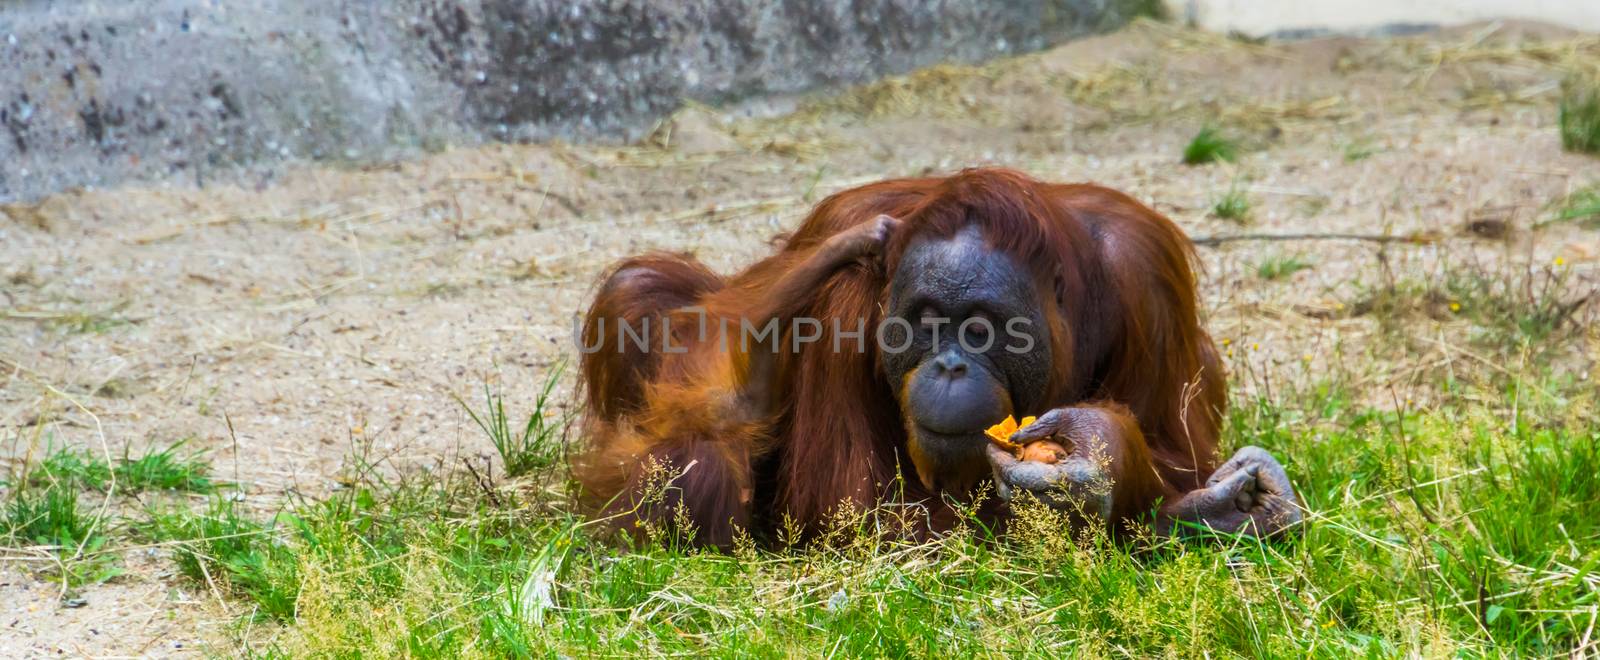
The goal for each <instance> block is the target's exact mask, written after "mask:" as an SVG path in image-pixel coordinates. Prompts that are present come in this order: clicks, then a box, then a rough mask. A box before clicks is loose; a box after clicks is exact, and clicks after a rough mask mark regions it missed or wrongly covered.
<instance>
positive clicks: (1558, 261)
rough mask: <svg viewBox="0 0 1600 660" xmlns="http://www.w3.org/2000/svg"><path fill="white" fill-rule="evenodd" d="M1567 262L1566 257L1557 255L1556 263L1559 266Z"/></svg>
mask: <svg viewBox="0 0 1600 660" xmlns="http://www.w3.org/2000/svg"><path fill="white" fill-rule="evenodd" d="M1565 263H1567V260H1566V259H1562V258H1561V257H1556V265H1557V266H1560V265H1563V264H1565Z"/></svg>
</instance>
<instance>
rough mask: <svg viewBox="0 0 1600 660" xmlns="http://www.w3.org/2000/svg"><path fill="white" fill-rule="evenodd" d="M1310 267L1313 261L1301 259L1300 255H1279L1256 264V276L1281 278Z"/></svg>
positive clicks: (1267, 278)
mask: <svg viewBox="0 0 1600 660" xmlns="http://www.w3.org/2000/svg"><path fill="white" fill-rule="evenodd" d="M1310 267H1311V262H1309V261H1303V260H1301V258H1300V257H1299V255H1277V256H1272V257H1268V258H1266V259H1265V260H1263V261H1262V262H1261V263H1259V264H1257V265H1256V277H1259V278H1261V279H1263V280H1281V279H1284V278H1287V277H1289V276H1292V275H1294V274H1295V273H1298V272H1300V271H1302V270H1305V269H1307V268H1310Z"/></svg>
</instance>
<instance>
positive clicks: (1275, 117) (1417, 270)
mask: <svg viewBox="0 0 1600 660" xmlns="http://www.w3.org/2000/svg"><path fill="white" fill-rule="evenodd" d="M1573 57H1587V58H1589V59H1590V61H1595V58H1600V41H1597V40H1596V38H1594V37H1593V36H1589V37H1584V36H1582V35H1576V34H1572V33H1567V32H1564V31H1562V30H1558V29H1554V28H1546V27H1540V26H1531V25H1518V24H1507V25H1492V26H1484V25H1474V26H1468V27H1465V28H1459V29H1453V30H1450V31H1448V32H1444V33H1440V34H1433V35H1427V36H1423V37H1418V38H1413V39H1407V40H1392V41H1364V40H1353V39H1342V38H1340V39H1323V40H1315V41H1304V42H1295V43H1290V44H1284V45H1255V44H1247V43H1242V42H1237V41H1228V40H1225V39H1222V38H1219V37H1213V36H1209V35H1203V34H1197V33H1189V32H1183V31H1177V30H1174V29H1171V28H1167V27H1163V26H1155V25H1140V26H1135V27H1133V28H1130V29H1128V30H1124V31H1123V32H1120V33H1117V34H1114V35H1110V36H1105V37H1098V38H1093V39H1087V40H1083V41H1079V42H1075V43H1072V44H1068V45H1066V46H1063V47H1061V48H1058V49H1055V50H1053V51H1050V52H1048V53H1043V54H1040V55H1037V56H1031V57H1027V58H1022V59H1020V60H1013V61H1008V62H1001V63H995V64H992V65H989V66H985V67H979V68H973V69H966V68H936V69H933V70H929V71H927V72H924V73H920V74H917V75H913V76H911V77H909V78H903V79H895V80H891V81H887V82H885V83H881V84H878V85H875V86H872V87H869V88H866V89H861V90H855V91H854V92H852V93H850V94H846V95H844V96H840V97H837V98H828V99H822V100H817V101H814V102H809V103H806V104H803V105H802V106H801V107H800V108H799V110H798V112H796V113H795V114H793V115H788V116H784V117H778V118H771V119H733V118H730V117H727V116H725V115H723V114H721V113H719V112H718V111H716V110H691V111H688V112H686V113H684V114H681V115H680V116H679V117H678V119H677V120H676V121H674V122H672V123H670V124H669V125H668V126H666V127H665V128H667V129H670V131H669V130H663V131H661V132H660V133H659V134H658V136H657V137H658V138H659V139H658V140H656V141H655V142H654V143H651V144H641V145H635V146H630V147H577V146H563V145H524V146H493V147H487V148H481V149H473V150H455V151H447V152H443V153H439V154H436V155H433V156H430V157H427V158H424V159H421V160H417V161H411V162H401V163H393V164H384V165H378V166H372V167H366V168H362V169H326V168H308V169H298V170H293V171H287V172H282V173H280V174H278V175H276V176H273V177H270V178H267V179H265V180H261V181H248V182H241V183H240V184H238V185H221V186H219V185H212V186H207V187H206V188H204V189H196V188H194V187H193V186H192V182H190V181H187V180H173V181H166V182H156V183H153V184H148V185H144V186H129V187H123V188H118V189H114V190H104V191H75V192H68V193H64V194H61V195H57V196H54V197H51V198H48V199H46V200H43V201H42V202H41V203H39V204H38V205H30V206H25V207H24V206H13V207H7V208H5V209H4V213H3V214H0V456H4V457H6V459H7V460H9V461H10V462H11V463H12V464H13V465H15V464H16V463H17V462H18V461H19V460H20V457H22V456H24V455H26V454H27V453H28V452H29V451H30V449H31V450H33V451H38V448H37V447H38V445H40V444H42V443H46V442H55V443H70V444H74V445H84V446H89V447H93V448H96V449H97V450H98V449H100V448H101V447H102V446H104V447H107V448H109V449H110V451H112V452H116V453H120V452H121V451H122V448H123V447H125V446H129V445H131V446H133V447H135V448H138V447H143V446H145V445H149V444H157V445H165V444H167V443H170V442H172V441H175V440H177V439H180V438H194V442H195V443H196V445H197V446H199V447H204V448H207V449H209V450H211V453H212V454H211V455H212V456H213V458H214V459H215V461H216V470H217V472H218V476H221V477H225V478H230V479H237V480H238V481H239V482H240V484H241V486H242V488H243V490H244V492H245V494H246V496H247V497H248V499H249V501H250V502H251V503H252V504H253V505H256V506H258V507H260V508H262V509H270V508H271V507H272V506H273V505H274V503H276V502H278V501H281V499H282V498H283V496H284V495H285V494H286V493H290V492H302V493H310V494H316V493H318V492H325V491H326V490H327V489H329V488H333V487H336V484H337V482H338V478H339V474H340V469H341V464H342V462H343V459H344V457H346V456H348V455H349V454H350V453H351V452H352V450H353V449H354V448H355V447H358V446H370V448H371V451H372V452H373V454H374V455H377V456H384V457H389V458H390V460H391V461H392V463H393V464H394V465H395V466H396V468H397V469H405V468H406V467H408V466H418V465H422V466H426V465H436V464H439V463H441V462H443V463H457V462H459V460H460V457H461V456H464V455H487V454H488V453H491V452H492V449H491V447H490V446H489V445H488V443H487V441H486V440H485V439H484V438H483V437H482V436H481V434H480V433H479V432H478V431H477V429H476V428H474V427H472V425H471V424H472V423H471V421H470V420H469V419H468V418H467V417H466V416H465V415H464V414H463V413H462V411H461V408H460V406H459V405H458V404H457V403H456V401H455V399H454V398H453V397H455V396H457V395H459V396H462V397H465V398H467V399H468V400H469V401H470V400H476V397H477V393H478V392H480V391H481V387H482V386H483V384H484V383H485V382H486V381H488V382H491V383H494V384H495V386H497V387H503V388H504V389H505V391H506V392H507V393H508V395H509V396H510V400H512V401H524V400H527V399H528V398H529V397H531V396H532V394H533V392H534V391H535V389H536V388H537V387H538V385H539V383H540V381H541V379H542V378H543V375H544V374H545V373H546V372H547V370H549V369H550V368H551V366H552V365H554V364H556V363H558V362H559V361H561V360H562V359H563V358H564V357H565V356H569V355H571V354H573V353H574V351H573V350H572V348H571V346H572V344H571V328H572V324H573V320H574V318H575V316H576V314H577V313H578V312H579V311H580V310H581V309H582V307H583V305H584V303H585V301H586V299H587V297H588V296H589V295H590V294H591V293H592V291H593V288H594V282H595V278H596V276H597V274H598V273H600V272H601V271H602V270H603V269H604V268H605V267H606V265H607V264H608V263H610V262H612V261H613V260H615V259H618V258H620V257H623V256H626V255H629V254H632V253H636V252H639V251H643V250H647V249H669V250H682V251H690V252H694V253H697V254H698V255H699V256H700V258H702V259H703V260H705V261H706V262H707V263H709V264H710V265H712V266H713V267H714V268H717V269H721V270H724V271H728V270H733V269H736V268H738V267H740V266H742V265H744V264H747V263H749V262H750V261H752V260H754V259H755V258H757V257H759V256H760V255H762V254H764V253H765V252H766V251H767V250H768V249H769V247H768V246H769V243H768V240H769V239H771V238H772V236H773V235H775V234H777V233H779V232H782V231H784V230H786V229H788V228H791V227H793V226H794V225H795V223H796V222H797V221H798V220H799V218H800V217H801V216H802V215H803V214H804V212H805V211H806V209H807V208H809V206H810V205H811V204H814V203H815V201H816V200H817V199H819V198H820V196H822V195H824V194H826V193H828V192H831V191H835V190H838V189H841V188H843V187H848V186H850V185H854V184H857V183H861V182H865V181H869V180H873V179H877V178H883V177H889V176H896V175H905V174H917V173H923V172H930V171H932V172H938V171H949V170H952V169H955V168H959V167H963V166H968V165H980V164H1001V165H1008V166H1013V167H1019V168H1022V169H1025V170H1027V171H1029V172H1032V173H1034V174H1036V175H1038V176H1041V177H1046V178H1050V179H1056V180H1065V181H1096V182H1099V183H1102V184H1106V185H1109V186H1113V187H1118V188H1121V189H1124V190H1127V191H1129V192H1130V193H1132V194H1133V195H1134V196H1136V197H1138V198H1141V199H1144V200H1147V201H1149V202H1150V203H1152V204H1153V205H1155V206H1156V208H1158V209H1159V210H1161V211H1163V212H1165V213H1168V214H1170V215H1171V217H1173V219H1175V220H1176V221H1177V222H1178V223H1179V224H1181V225H1182V226H1183V227H1184V228H1185V229H1186V230H1188V231H1189V232H1191V233H1192V234H1194V235H1222V234H1231V233H1238V232H1285V231H1316V232H1337V231H1356V232H1366V233H1375V232H1377V233H1381V232H1389V233H1393V234H1399V235H1406V234H1413V233H1414V234H1417V235H1424V236H1428V237H1430V238H1433V239H1436V240H1433V241H1432V242H1430V243H1428V244H1425V245H1422V244H1419V245H1409V244H1407V245H1397V246H1391V247H1390V248H1389V249H1388V250H1387V253H1388V263H1389V264H1390V266H1391V267H1392V268H1394V269H1396V271H1397V272H1400V273H1402V274H1404V273H1413V274H1414V276H1417V277H1426V276H1427V275H1426V274H1427V273H1429V272H1431V271H1430V270H1429V269H1430V268H1432V266H1431V264H1434V263H1436V262H1437V261H1438V260H1440V259H1441V258H1443V259H1473V260H1480V261H1484V262H1489V263H1493V262H1508V263H1509V262H1515V263H1521V262H1524V261H1529V260H1531V261H1532V262H1533V263H1535V264H1553V263H1555V259H1556V258H1557V257H1559V258H1560V259H1561V262H1562V264H1563V265H1562V266H1560V268H1565V269H1570V271H1571V275H1572V279H1571V282H1573V283H1574V284H1575V285H1580V286H1591V287H1592V286H1593V283H1594V282H1595V281H1596V280H1597V278H1600V232H1596V231H1593V230H1585V229H1581V228H1579V227H1577V226H1575V225H1572V224H1565V225H1557V226H1549V227H1545V228H1541V229H1537V230H1535V229H1533V228H1532V227H1533V224H1534V223H1535V222H1536V221H1538V220H1541V219H1543V218H1544V217H1546V214H1547V211H1546V210H1545V209H1546V208H1547V206H1548V205H1549V204H1550V203H1551V202H1552V200H1557V199H1559V198H1561V197H1562V196H1563V195H1565V194H1567V193H1568V192H1569V191H1571V190H1573V189H1575V188H1577V187H1581V186H1583V185H1589V184H1593V183H1595V182H1597V181H1600V160H1597V159H1595V158H1592V157H1584V156H1579V155H1574V154H1568V153H1563V152H1562V151H1561V149H1560V145H1559V141H1558V137H1557V133H1556V130H1555V128H1554V123H1555V115H1556V113H1555V99H1556V96H1557V93H1558V89H1557V86H1556V81H1558V80H1559V79H1560V76H1561V72H1562V68H1563V67H1564V66H1565V64H1563V63H1564V62H1570V61H1572V58H1573ZM1210 122H1215V123H1219V124H1221V125H1223V126H1226V127H1228V131H1229V132H1231V133H1232V134H1234V135H1236V136H1238V137H1239V138H1241V140H1242V141H1243V142H1244V143H1245V144H1246V146H1247V149H1246V151H1245V153H1244V154H1243V155H1242V157H1241V158H1240V159H1239V162H1238V163H1237V164H1232V165H1228V164H1223V165H1216V166H1207V167H1185V166H1182V165H1180V164H1178V157H1179V154H1180V153H1181V151H1182V148H1183V146H1184V144H1185V143H1186V142H1187V141H1188V140H1189V138H1190V137H1191V136H1193V135H1194V133H1195V132H1196V130H1197V129H1198V128H1199V127H1200V126H1201V125H1202V124H1205V123H1210ZM1357 152H1370V154H1371V155H1370V156H1368V157H1365V158H1362V159H1359V160H1351V159H1347V158H1346V154H1347V153H1350V154H1354V153H1357ZM1230 188H1237V189H1240V190H1242V191H1244V192H1245V193H1246V194H1247V196H1248V197H1249V198H1250V200H1251V201H1252V202H1253V205H1254V211H1253V214H1252V221H1251V225H1250V226H1248V227H1241V226H1239V225H1238V224H1235V223H1233V222H1229V221H1224V220H1219V219H1216V218H1212V217H1209V209H1210V207H1211V205H1212V203H1213V201H1214V200H1215V199H1216V198H1218V197H1219V196H1221V195H1222V194H1223V193H1224V192H1226V191H1227V190H1229V189H1230ZM1482 218H1491V219H1498V220H1501V221H1504V222H1507V223H1509V227H1510V228H1511V232H1510V236H1509V238H1507V239H1503V240H1487V239H1483V238H1481V237H1476V236H1473V235H1470V234H1467V233H1464V231H1463V227H1464V226H1465V225H1466V224H1467V223H1468V222H1469V221H1470V220H1472V219H1482ZM1377 254H1378V250H1377V249H1376V248H1375V247H1374V246H1373V245H1370V244H1362V243H1348V242H1337V241H1324V242H1315V243H1254V242H1246V243H1230V244H1227V245H1225V246H1223V247H1220V248H1205V249H1202V251H1201V255H1202V258H1203V261H1204V265H1205V268H1206V273H1205V277H1204V282H1205V298H1206V302H1207V314H1208V315H1209V319H1210V324H1211V326H1212V328H1213V331H1214V334H1215V335H1216V336H1217V337H1218V338H1219V340H1227V341H1228V343H1229V347H1230V350H1232V349H1237V350H1238V354H1237V355H1235V356H1234V357H1233V358H1232V360H1234V364H1235V368H1236V369H1237V368H1238V367H1239V364H1240V362H1242V361H1248V363H1249V364H1250V365H1252V368H1255V369H1257V370H1258V371H1259V370H1266V371H1268V372H1271V371H1272V370H1278V371H1282V372H1284V373H1290V372H1293V371H1295V370H1302V371H1303V370H1305V369H1306V368H1307V366H1309V367H1310V368H1311V369H1313V370H1314V369H1319V368H1323V367H1325V366H1326V365H1325V364H1324V362H1325V361H1326V360H1329V359H1333V358H1331V357H1330V356H1331V354H1332V347H1334V346H1342V347H1344V348H1345V350H1346V353H1347V354H1348V353H1349V352H1350V351H1351V348H1350V347H1352V346H1356V347H1359V346H1360V345H1361V343H1362V342H1363V341H1364V338H1366V337H1368V336H1370V335H1372V334H1373V330H1372V326H1373V322H1372V321H1371V320H1370V319H1366V318H1361V317H1356V318H1344V319H1337V318H1336V319H1326V318H1315V317H1314V316H1308V315H1306V314H1304V313H1297V311H1296V310H1304V309H1306V308H1308V307H1309V308H1319V309H1333V308H1337V307H1338V306H1339V305H1343V304H1346V303H1348V302H1350V301H1352V300H1354V299H1355V298H1356V297H1357V296H1358V295H1359V294H1360V292H1361V291H1362V290H1363V287H1366V286H1372V285H1374V284H1376V283H1378V282H1379V281H1381V270H1380V267H1381V263H1382V262H1380V260H1379V259H1377V258H1375V255H1377ZM1274 255H1299V256H1301V257H1302V258H1304V259H1305V260H1307V261H1309V262H1311V263H1312V264H1313V267H1312V268H1311V269H1309V270H1305V271H1302V272H1300V273H1297V274H1295V275H1294V276H1292V277H1290V278H1288V279H1286V280H1283V281H1279V282H1266V281H1263V280H1261V279H1259V278H1258V277H1257V276H1256V275H1255V267H1256V265H1257V264H1258V263H1260V262H1261V261H1262V260H1263V259H1266V258H1268V257H1270V256H1274ZM1425 322H1429V323H1434V324H1435V325H1437V326H1439V327H1440V328H1441V331H1443V330H1447V329H1449V328H1450V327H1452V323H1451V322H1450V321H1449V319H1444V320H1442V321H1426V320H1425ZM1591 334H1592V333H1591ZM1441 350H1444V349H1441ZM1411 357H1413V358H1414V360H1412V361H1411V362H1407V361H1406V360H1401V361H1400V362H1398V363H1396V364H1393V365H1385V366H1383V367H1381V368H1380V367H1374V368H1375V369H1377V370H1379V371H1380V372H1381V373H1378V374H1375V376H1376V377H1392V378H1396V379H1402V378H1404V377H1406V376H1407V374H1410V375H1412V376H1415V374H1416V373H1419V372H1418V370H1417V368H1416V365H1419V364H1424V363H1431V362H1430V361H1432V360H1434V359H1435V358H1437V357H1438V356H1437V355H1434V354H1428V355H1423V354H1418V355H1415V356H1411ZM1448 358H1449V356H1448V355H1446V359H1448ZM1308 359H1309V362H1307V360H1308ZM570 381H571V379H570V378H568V379H566V380H565V381H564V382H563V384H562V385H563V388H564V389H566V390H568V391H570V387H571V382H570ZM1246 386H1247V387H1248V386H1249V385H1248V384H1247V385H1246ZM227 420H231V422H232V433H230V431H229V425H228V421H227ZM152 554H154V553H153V551H149V550H133V551H130V552H129V556H128V557H127V558H125V561H124V563H125V564H126V565H127V567H128V572H127V574H126V575H124V576H122V577H119V578H116V579H114V580H112V581H110V582H108V583H105V584H101V585H97V586H92V587H88V588H84V589H81V590H80V589H76V588H74V589H73V590H72V592H73V593H72V594H71V595H72V596H73V597H76V598H81V599H83V600H84V601H86V603H85V604H82V606H80V607H66V606H65V605H64V604H63V602H62V601H61V600H60V596H61V587H60V585H59V584H58V583H55V582H48V581H43V580H42V579H41V577H40V573H39V571H38V570H36V569H39V568H41V566H39V565H38V564H37V563H36V562H31V561H24V560H22V559H17V558H13V559H12V560H11V561H9V562H8V563H0V656H5V657H17V656H22V655H38V656H44V655H50V656H55V655H57V654H67V655H88V656H104V655H167V654H170V653H174V652H180V651H183V650H193V649H195V648H197V647H199V648H204V647H205V646H204V645H206V644H218V643H225V642H219V640H223V639H226V637H227V632H226V631H227V629H228V626H230V625H235V624H230V623H228V620H229V617H228V616H227V615H228V614H234V615H237V614H239V612H237V611H236V610H237V608H238V607H239V605H237V604H234V605H224V604H220V603H218V602H217V601H216V599H214V598H211V597H210V595H209V594H208V593H206V590H205V589H203V588H201V589H197V588H195V587H194V586H193V585H192V584H189V583H185V582H182V581H179V580H177V579H175V578H174V577H173V575H172V571H171V568H170V564H167V563H164V562H161V561H158V559H159V558H158V557H152V556H151V555H152ZM74 604H78V603H74ZM230 609H231V610H234V611H230V612H225V611H224V610H230ZM213 650H216V649H215V647H213Z"/></svg>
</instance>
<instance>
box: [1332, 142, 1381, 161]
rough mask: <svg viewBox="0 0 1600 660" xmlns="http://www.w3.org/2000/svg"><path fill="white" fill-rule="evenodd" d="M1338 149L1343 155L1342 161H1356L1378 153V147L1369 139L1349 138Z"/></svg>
mask: <svg viewBox="0 0 1600 660" xmlns="http://www.w3.org/2000/svg"><path fill="white" fill-rule="evenodd" d="M1340 151H1341V153H1342V154H1343V155H1344V162H1346V163H1356V162H1360V161H1363V160H1366V159H1368V158H1370V157H1372V155H1373V154H1375V153H1378V147H1377V146H1376V145H1374V144H1373V143H1372V141H1371V140H1351V141H1349V142H1346V143H1345V144H1344V147H1343V148H1341V149H1340Z"/></svg>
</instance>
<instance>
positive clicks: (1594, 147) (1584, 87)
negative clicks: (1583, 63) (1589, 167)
mask: <svg viewBox="0 0 1600 660" xmlns="http://www.w3.org/2000/svg"><path fill="white" fill-rule="evenodd" d="M1563 88H1564V90H1563V93H1562V95H1561V106H1560V109H1559V110H1558V111H1557V116H1556V123H1557V125H1559V126H1560V127H1561V146H1562V147H1563V148H1565V149H1566V150H1567V151H1576V152H1580V153H1589V154H1600V83H1597V82H1594V81H1589V82H1584V81H1581V80H1578V79H1577V78H1576V77H1574V78H1573V79H1570V80H1568V81H1567V83H1566V84H1565V85H1564V86H1563Z"/></svg>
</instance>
